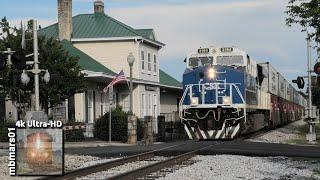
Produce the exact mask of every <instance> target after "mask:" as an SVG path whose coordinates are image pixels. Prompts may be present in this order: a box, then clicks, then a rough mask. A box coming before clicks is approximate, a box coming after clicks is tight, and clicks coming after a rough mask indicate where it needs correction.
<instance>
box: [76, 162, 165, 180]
mask: <svg viewBox="0 0 320 180" xmlns="http://www.w3.org/2000/svg"><path fill="white" fill-rule="evenodd" d="M167 158H168V157H162V156H155V157H153V158H151V159H148V160H145V161H137V162H133V163H127V164H124V165H121V166H118V167H114V168H111V169H109V170H108V171H102V172H98V173H94V174H90V175H88V176H85V177H82V178H77V179H78V180H92V179H106V178H108V177H109V178H110V177H112V176H115V175H117V174H120V173H123V172H125V171H130V170H133V169H137V168H140V167H143V166H146V165H149V164H152V163H156V162H158V161H163V160H165V159H167Z"/></svg>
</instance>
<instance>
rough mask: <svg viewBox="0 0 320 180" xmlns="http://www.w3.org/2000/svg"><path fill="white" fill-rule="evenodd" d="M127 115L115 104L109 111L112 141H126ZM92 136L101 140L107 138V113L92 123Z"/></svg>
mask: <svg viewBox="0 0 320 180" xmlns="http://www.w3.org/2000/svg"><path fill="white" fill-rule="evenodd" d="M128 115H129V113H127V112H124V111H122V107H121V106H117V107H116V108H115V109H113V110H112V112H111V116H112V118H111V129H112V137H111V139H112V141H121V142H126V141H127V139H128V134H127V133H128ZM93 133H94V137H95V138H98V139H101V140H109V113H106V114H105V115H103V116H102V117H100V118H99V119H97V121H96V123H95V125H94V132H93Z"/></svg>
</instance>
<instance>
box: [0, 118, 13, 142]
mask: <svg viewBox="0 0 320 180" xmlns="http://www.w3.org/2000/svg"><path fill="white" fill-rule="evenodd" d="M10 127H11V128H13V127H15V122H12V121H10V122H7V121H1V122H0V142H8V141H9V139H8V128H10Z"/></svg>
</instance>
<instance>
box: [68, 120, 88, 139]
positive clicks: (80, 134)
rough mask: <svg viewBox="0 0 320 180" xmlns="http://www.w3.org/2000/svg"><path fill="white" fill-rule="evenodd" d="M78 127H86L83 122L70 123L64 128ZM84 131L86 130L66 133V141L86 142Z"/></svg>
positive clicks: (74, 130)
mask: <svg viewBox="0 0 320 180" xmlns="http://www.w3.org/2000/svg"><path fill="white" fill-rule="evenodd" d="M76 125H84V123H81V122H75V121H69V122H68V123H66V124H65V125H64V126H76ZM84 131H85V129H72V130H66V131H64V133H65V134H64V136H65V141H67V142H77V141H83V140H84V134H83V133H84Z"/></svg>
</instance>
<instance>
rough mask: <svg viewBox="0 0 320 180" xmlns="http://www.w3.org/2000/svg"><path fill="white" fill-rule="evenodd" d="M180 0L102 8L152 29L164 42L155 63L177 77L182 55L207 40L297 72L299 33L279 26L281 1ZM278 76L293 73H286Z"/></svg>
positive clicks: (301, 49) (301, 52)
mask: <svg viewBox="0 0 320 180" xmlns="http://www.w3.org/2000/svg"><path fill="white" fill-rule="evenodd" d="M184 2H188V3H185V4H174V5H172V4H165V3H163V4H151V5H147V6H139V7H118V8H111V9H110V10H108V11H107V12H108V14H110V15H111V16H112V17H115V18H116V19H118V20H120V21H122V22H124V23H126V24H129V25H131V26H132V27H134V28H154V29H155V32H156V35H157V38H158V39H159V40H160V41H162V42H164V43H165V44H166V47H165V48H164V49H163V50H162V51H161V61H162V65H161V66H162V67H163V68H168V71H169V73H171V74H173V75H174V76H175V77H177V78H178V79H181V74H182V73H183V70H184V66H185V64H183V63H182V60H183V59H184V57H185V56H186V55H187V54H188V53H190V52H194V51H195V50H196V49H197V48H199V47H200V46H207V45H212V44H215V45H225V46H230V45H235V46H238V47H240V48H241V49H244V50H245V51H247V52H248V54H250V55H251V56H252V57H253V58H254V59H257V60H258V61H259V60H268V61H270V62H271V63H272V64H274V66H275V67H277V66H278V67H286V66H287V67H289V68H290V66H292V67H301V70H300V71H301V72H302V71H303V67H304V66H303V65H304V61H301V58H302V57H304V53H305V52H304V50H305V49H304V35H303V34H301V33H300V31H299V30H298V29H290V28H289V27H287V26H286V25H285V14H284V11H285V8H286V3H287V1H286V0H268V1H264V0H239V1H219V0H217V1H196V2H195V1H193V3H191V2H190V1H184ZM201 2H203V3H201ZM106 7H107V6H106ZM288 62H290V64H289V63H288ZM277 69H278V68H277ZM300 71H299V72H300ZM296 72H298V71H296ZM283 74H284V75H285V76H286V75H288V76H293V75H292V74H290V73H289V72H287V71H286V72H284V71H283ZM289 78H290V77H289Z"/></svg>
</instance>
